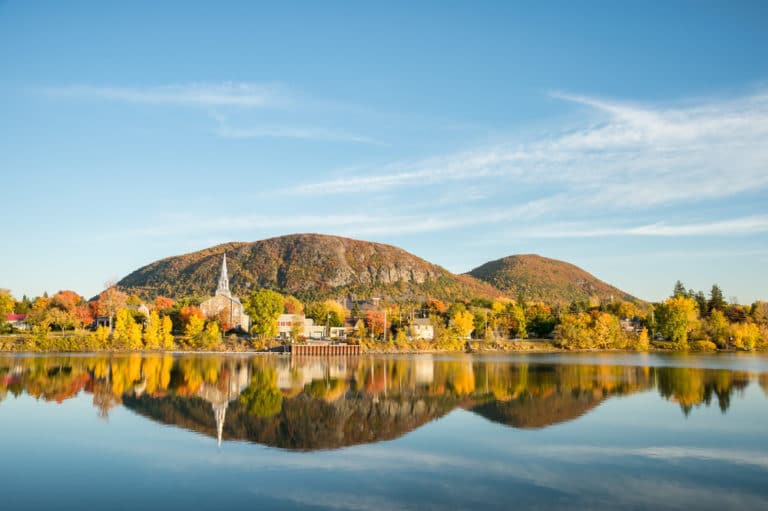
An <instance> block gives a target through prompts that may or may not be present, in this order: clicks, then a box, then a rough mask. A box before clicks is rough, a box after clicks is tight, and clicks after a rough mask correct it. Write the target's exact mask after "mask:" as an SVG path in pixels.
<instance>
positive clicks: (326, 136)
mask: <svg viewBox="0 0 768 511" xmlns="http://www.w3.org/2000/svg"><path fill="white" fill-rule="evenodd" d="M216 133H217V134H218V135H219V136H221V137H224V138H232V139H247V138H298V139H304V140H319V141H326V142H355V143H360V144H373V145H385V144H383V143H382V142H379V141H378V140H374V139H372V138H370V137H366V136H362V135H356V134H354V133H346V132H343V131H334V130H328V129H324V128H301V127H286V126H259V127H249V128H233V127H230V126H226V125H224V124H220V125H219V128H218V129H217V130H216Z"/></svg>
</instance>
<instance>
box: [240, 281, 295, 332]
mask: <svg viewBox="0 0 768 511" xmlns="http://www.w3.org/2000/svg"><path fill="white" fill-rule="evenodd" d="M284 307H285V299H284V298H283V295H281V294H280V293H277V292H275V291H272V290H270V289H259V290H258V291H256V292H255V293H253V294H252V295H251V297H250V298H249V299H248V300H247V301H246V303H245V309H246V311H247V312H248V315H249V316H250V317H251V322H252V324H253V327H252V331H253V333H255V334H256V335H257V336H258V337H260V338H266V339H271V338H273V337H275V336H276V335H277V318H279V317H280V314H282V313H283V309H284Z"/></svg>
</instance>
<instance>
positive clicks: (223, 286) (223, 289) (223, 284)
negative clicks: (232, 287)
mask: <svg viewBox="0 0 768 511" xmlns="http://www.w3.org/2000/svg"><path fill="white" fill-rule="evenodd" d="M216 294H217V295H224V296H230V293H229V277H227V253H226V252H224V258H223V259H222V260H221V276H220V277H219V287H217V288H216Z"/></svg>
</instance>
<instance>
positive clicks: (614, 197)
mask: <svg viewBox="0 0 768 511" xmlns="http://www.w3.org/2000/svg"><path fill="white" fill-rule="evenodd" d="M276 4H278V5H265V4H261V3H257V2H234V1H233V2H172V1H168V2H140V1H134V2H96V1H94V2H78V1H71V2H55V1H50V2H46V1H39V2H25V1H16V0H5V1H3V0H0V176H1V177H2V180H1V181H0V183H2V184H1V185H0V186H1V187H2V199H1V202H0V204H2V211H3V213H4V217H5V229H4V235H3V236H2V249H1V250H0V287H3V288H8V289H10V290H11V291H12V292H13V293H14V295H15V296H17V297H20V296H21V295H22V294H27V295H29V296H35V295H39V294H41V293H42V292H44V291H47V292H49V293H54V292H56V291H58V290H60V289H73V290H75V291H77V292H79V293H80V294H83V295H85V296H93V295H95V294H96V293H98V292H99V291H101V290H102V289H103V287H104V285H105V283H106V282H109V281H114V280H118V279H120V278H122V277H124V276H125V275H127V274H128V273H130V272H131V271H133V270H135V269H138V268H139V267H141V266H143V265H145V264H149V263H150V262H152V261H154V260H157V259H160V258H163V257H168V256H172V255H178V254H183V253H187V252H191V251H195V250H199V249H203V248H206V247H209V246H212V245H215V244H219V243H224V242H229V241H255V240H259V239H264V238H269V237H272V236H279V235H283V234H290V233H299V232H319V233H326V234H336V235H342V236H348V237H352V238H357V239H364V240H370V241H377V242H383V243H389V244H393V245H397V246H399V247H402V248H403V249H405V250H407V251H409V252H412V253H414V254H416V255H418V256H420V257H423V258H425V259H427V260H429V261H431V262H434V263H436V264H439V265H441V266H444V267H445V268H447V269H449V270H451V271H454V272H457V273H458V272H466V271H469V270H471V269H472V268H475V267H477V266H479V265H480V264H483V263H484V262H486V261H489V260H492V259H498V258H500V257H505V256H508V255H511V254H520V253H536V254H540V255H543V256H546V257H552V258H556V259H561V260H565V261H568V262H571V263H573V264H576V265H578V266H581V267H582V268H584V269H586V270H587V271H589V272H591V273H593V274H594V275H596V276H597V277H598V278H600V279H602V280H605V281H607V282H609V283H611V284H613V285H615V286H617V287H619V288H621V289H623V290H625V291H627V292H629V293H631V294H633V295H635V296H637V297H639V298H642V299H646V300H660V299H663V298H664V297H666V296H667V295H669V294H670V293H671V291H672V288H673V286H674V283H675V281H676V280H678V279H679V280H682V281H683V283H684V284H685V285H686V286H687V287H689V288H694V289H696V290H704V291H708V290H709V289H710V287H711V286H712V284H713V283H717V284H719V285H720V287H721V288H722V289H723V291H724V293H725V295H726V297H727V298H729V299H736V300H738V301H739V302H742V303H749V302H751V301H753V300H755V299H768V271H766V268H768V201H766V191H767V190H768V58H766V55H768V30H766V27H768V3H766V2H760V1H757V2H739V1H727V2H706V1H695V2H676V1H668V2H527V3H523V2H505V1H503V2H491V1H486V2H451V1H440V2H426V1H425V2H402V3H400V2H394V1H393V2H382V3H362V2H340V3H336V2H306V3H301V2H300V3H295V2H279V3H276ZM212 286H215V283H212Z"/></svg>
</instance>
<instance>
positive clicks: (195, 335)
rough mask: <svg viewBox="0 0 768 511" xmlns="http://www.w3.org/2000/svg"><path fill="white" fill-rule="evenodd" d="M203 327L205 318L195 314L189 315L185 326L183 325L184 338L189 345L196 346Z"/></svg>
mask: <svg viewBox="0 0 768 511" xmlns="http://www.w3.org/2000/svg"><path fill="white" fill-rule="evenodd" d="M203 329H205V320H204V319H203V318H201V317H198V316H197V315H194V314H193V315H191V316H190V317H189V321H188V322H187V326H186V327H184V338H185V339H186V341H187V343H188V344H189V345H190V346H195V347H196V346H197V344H198V342H199V340H200V335H201V334H202V333H203Z"/></svg>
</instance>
